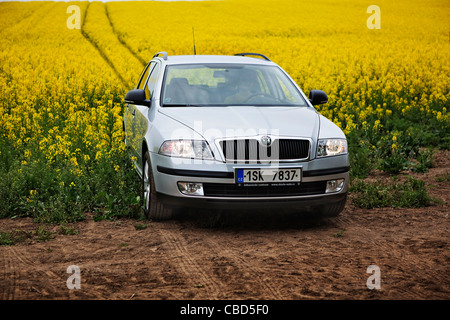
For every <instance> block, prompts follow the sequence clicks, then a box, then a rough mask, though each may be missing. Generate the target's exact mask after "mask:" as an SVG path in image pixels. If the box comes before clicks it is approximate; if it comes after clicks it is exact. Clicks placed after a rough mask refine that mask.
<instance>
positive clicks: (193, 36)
mask: <svg viewBox="0 0 450 320" xmlns="http://www.w3.org/2000/svg"><path fill="white" fill-rule="evenodd" d="M192 40H193V41H194V55H196V54H197V52H196V51H195V33H194V27H192Z"/></svg>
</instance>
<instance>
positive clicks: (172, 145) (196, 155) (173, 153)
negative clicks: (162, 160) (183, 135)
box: [159, 140, 214, 160]
mask: <svg viewBox="0 0 450 320" xmlns="http://www.w3.org/2000/svg"><path fill="white" fill-rule="evenodd" d="M159 154H163V155H166V156H170V157H181V158H191V159H204V160H212V159H214V158H213V156H212V152H211V149H210V148H209V146H208V143H207V142H206V141H204V140H168V141H164V143H163V144H162V145H161V147H160V148H159Z"/></svg>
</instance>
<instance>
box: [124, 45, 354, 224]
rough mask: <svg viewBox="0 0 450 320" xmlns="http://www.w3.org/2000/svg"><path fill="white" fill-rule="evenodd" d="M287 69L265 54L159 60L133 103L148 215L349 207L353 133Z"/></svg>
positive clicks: (128, 131) (132, 143)
mask: <svg viewBox="0 0 450 320" xmlns="http://www.w3.org/2000/svg"><path fill="white" fill-rule="evenodd" d="M327 101H328V98H327V95H326V94H325V93H324V92H323V91H320V90H311V91H310V94H309V97H308V98H307V97H306V95H305V94H304V93H303V92H302V90H301V89H300V88H299V87H298V85H297V84H296V83H295V81H294V80H293V79H292V78H291V77H290V76H289V75H288V74H287V73H286V72H285V71H284V70H283V69H282V68H281V67H279V66H278V65H277V64H275V63H274V62H271V61H270V60H269V59H268V58H267V57H266V56H264V55H261V54H257V53H240V54H236V55H234V56H219V55H217V56H215V55H190V56H188V55H186V56H168V55H167V53H166V52H159V53H157V54H155V56H154V57H153V59H152V60H151V61H150V62H149V64H148V65H147V66H146V67H145V68H144V70H143V71H142V74H141V76H140V79H139V82H138V83H137V86H136V88H135V89H133V90H131V91H129V92H128V93H127V94H126V97H125V103H126V108H125V112H124V131H125V144H126V146H127V149H128V150H129V152H130V156H131V158H132V159H133V161H134V163H135V166H136V171H137V173H138V174H139V176H140V177H141V179H142V198H143V199H144V213H145V215H146V216H147V217H148V218H150V219H157V220H162V219H169V218H171V217H172V214H173V212H174V210H175V209H177V208H178V209H179V208H187V207H191V206H195V207H202V208H211V209H213V210H217V209H227V210H233V209H259V208H264V209H273V210H276V211H278V210H280V209H282V208H287V209H292V210H298V211H299V212H300V211H304V210H305V211H312V212H315V213H317V215H326V216H335V215H338V214H339V213H340V212H341V211H342V210H343V208H344V206H345V202H346V199H347V190H348V182H349V159H348V153H347V140H346V138H345V135H344V133H343V132H342V131H341V130H340V129H339V128H338V127H337V126H336V125H335V124H334V123H333V122H331V121H330V120H328V119H326V118H325V117H323V116H322V115H320V114H319V113H318V112H317V110H316V109H315V108H314V105H318V104H322V103H326V102H327Z"/></svg>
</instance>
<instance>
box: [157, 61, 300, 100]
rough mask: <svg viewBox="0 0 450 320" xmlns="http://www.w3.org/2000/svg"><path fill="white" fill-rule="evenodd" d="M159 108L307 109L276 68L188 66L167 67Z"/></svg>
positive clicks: (228, 65) (291, 85) (287, 79)
mask: <svg viewBox="0 0 450 320" xmlns="http://www.w3.org/2000/svg"><path fill="white" fill-rule="evenodd" d="M162 105H163V106H164V107H181V106H306V103H305V100H304V99H303V97H302V95H301V94H300V92H299V90H298V89H297V88H296V87H295V85H294V84H293V83H292V81H291V80H290V79H289V78H288V77H287V76H286V75H285V73H284V72H283V71H281V69H280V68H279V67H277V66H266V65H240V64H190V65H171V66H168V67H167V71H166V74H165V79H164V84H163V89H162Z"/></svg>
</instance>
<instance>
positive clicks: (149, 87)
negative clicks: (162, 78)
mask: <svg viewBox="0 0 450 320" xmlns="http://www.w3.org/2000/svg"><path fill="white" fill-rule="evenodd" d="M160 69H161V67H160V64H158V63H157V64H156V66H155V67H154V68H153V70H152V71H151V74H150V77H149V78H148V82H147V84H146V85H145V97H146V98H147V99H150V98H151V96H152V95H153V91H154V90H155V86H156V82H157V80H158V75H159V70H160Z"/></svg>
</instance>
